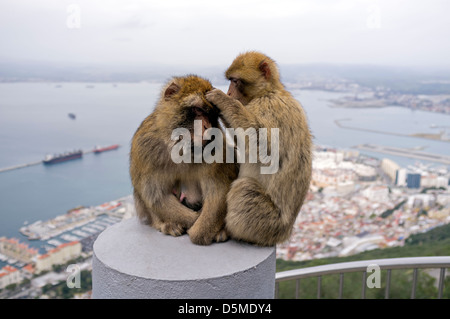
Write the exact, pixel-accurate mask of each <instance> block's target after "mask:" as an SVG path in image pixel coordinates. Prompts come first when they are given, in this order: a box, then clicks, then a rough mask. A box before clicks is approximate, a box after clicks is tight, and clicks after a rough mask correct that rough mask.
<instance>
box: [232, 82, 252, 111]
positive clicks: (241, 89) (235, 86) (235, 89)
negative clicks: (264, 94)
mask: <svg viewBox="0 0 450 319" xmlns="http://www.w3.org/2000/svg"><path fill="white" fill-rule="evenodd" d="M229 80H230V86H229V87H228V93H227V94H228V96H230V97H232V98H233V99H235V100H238V101H239V102H241V103H242V104H243V105H247V104H248V103H250V101H251V97H250V96H249V95H248V94H247V93H246V92H245V87H246V85H245V83H244V81H243V80H241V79H237V78H229Z"/></svg>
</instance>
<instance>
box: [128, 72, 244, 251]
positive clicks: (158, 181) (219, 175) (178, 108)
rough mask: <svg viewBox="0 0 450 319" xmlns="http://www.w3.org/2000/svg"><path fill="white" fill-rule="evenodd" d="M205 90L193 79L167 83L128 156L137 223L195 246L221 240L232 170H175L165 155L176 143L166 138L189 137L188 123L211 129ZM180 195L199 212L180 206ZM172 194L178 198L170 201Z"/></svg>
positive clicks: (213, 120) (214, 119) (194, 166)
mask: <svg viewBox="0 0 450 319" xmlns="http://www.w3.org/2000/svg"><path fill="white" fill-rule="evenodd" d="M211 89H212V86H211V84H210V82H209V81H207V80H205V79H202V78H200V77H197V76H194V75H189V76H186V77H175V78H173V79H171V80H170V81H169V82H168V83H167V84H166V85H165V86H164V88H163V90H162V94H161V97H160V99H159V101H158V103H157V105H156V107H155V110H154V111H153V113H152V114H150V115H149V116H148V117H147V118H146V119H145V120H144V121H143V122H142V124H141V125H140V126H139V128H138V129H137V131H136V133H135V134H134V137H133V140H132V145H131V152H130V175H131V181H132V184H133V187H134V200H135V206H136V211H137V215H138V217H139V218H140V219H141V220H142V221H143V222H146V223H148V224H150V225H151V226H153V227H154V228H156V229H158V230H160V231H161V232H163V233H165V234H170V235H172V236H179V235H182V234H183V233H185V232H186V231H187V232H188V234H189V237H190V239H191V241H192V242H193V243H195V244H200V245H208V244H210V243H211V242H212V241H213V240H215V241H223V240H226V239H227V235H226V232H225V231H224V223H225V222H224V218H225V214H226V194H227V192H228V191H229V187H230V184H231V182H232V181H233V180H234V179H235V178H236V177H237V173H238V167H237V165H235V164H225V163H223V164H222V163H212V164H207V163H205V162H202V163H193V162H192V163H183V162H182V163H179V164H176V163H174V162H173V161H172V158H171V149H172V147H173V145H175V143H177V141H173V140H171V135H172V131H173V130H174V129H177V128H187V129H188V130H189V131H191V132H192V130H193V127H194V123H193V121H194V119H202V121H203V123H206V124H205V125H207V126H208V127H217V125H218V114H217V113H218V112H217V111H215V109H214V108H213V107H212V106H211V104H210V103H209V102H208V101H207V100H206V99H205V93H206V92H207V91H209V90H211ZM199 113H200V114H201V115H198V114H199ZM191 134H192V133H191ZM181 189H183V191H184V192H185V194H186V195H187V199H188V200H189V201H190V202H191V204H194V206H195V204H196V203H198V202H201V203H202V208H201V210H200V211H199V212H196V211H194V210H191V209H190V208H188V207H186V206H185V205H183V204H182V203H180V200H179V193H180V192H181ZM177 192H178V196H177V195H174V193H177ZM187 206H189V205H187Z"/></svg>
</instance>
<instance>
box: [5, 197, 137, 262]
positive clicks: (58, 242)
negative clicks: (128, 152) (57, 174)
mask: <svg viewBox="0 0 450 319" xmlns="http://www.w3.org/2000/svg"><path fill="white" fill-rule="evenodd" d="M133 214H134V204H133V199H132V196H126V197H123V198H119V199H117V200H113V201H111V202H106V203H104V204H101V205H97V206H92V207H81V206H80V207H76V208H74V209H71V210H69V211H68V212H67V213H65V214H62V215H58V216H56V217H55V218H52V219H50V220H47V221H41V220H38V221H35V222H32V223H30V224H27V223H26V222H25V223H24V226H22V227H21V228H20V229H19V232H20V233H21V234H22V235H23V236H20V239H18V238H6V237H0V268H2V267H4V266H14V267H16V268H22V267H24V266H25V265H27V264H30V263H31V264H32V263H33V260H36V258H39V256H43V255H46V254H48V253H49V252H52V251H54V250H55V249H58V248H59V247H63V246H65V245H68V244H70V243H74V242H79V243H80V244H81V246H82V250H83V251H85V252H89V251H90V250H91V249H92V244H93V242H94V241H95V239H96V238H97V236H98V235H99V234H100V233H101V232H102V231H103V230H104V229H106V228H107V227H109V226H111V225H114V224H116V223H118V222H120V221H121V220H122V219H123V218H127V217H129V216H132V215H133ZM25 224H26V225H25Z"/></svg>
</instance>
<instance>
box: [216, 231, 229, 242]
mask: <svg viewBox="0 0 450 319" xmlns="http://www.w3.org/2000/svg"><path fill="white" fill-rule="evenodd" d="M227 240H228V233H227V232H226V230H225V229H222V230H221V231H219V232H218V233H217V234H216V236H215V237H214V241H216V242H218V243H220V242H223V241H227Z"/></svg>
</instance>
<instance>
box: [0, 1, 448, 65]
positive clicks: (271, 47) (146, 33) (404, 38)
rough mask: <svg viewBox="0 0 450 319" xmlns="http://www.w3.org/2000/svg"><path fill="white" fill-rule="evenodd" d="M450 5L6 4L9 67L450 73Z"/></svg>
mask: <svg viewBox="0 0 450 319" xmlns="http://www.w3.org/2000/svg"><path fill="white" fill-rule="evenodd" d="M449 14H450V1H448V0H430V1H423V0H386V1H384V0H379V1H375V0H342V1H338V0H336V1H331V0H316V1H298V0H297V1H295V0H276V1H256V0H255V1H246V0H226V1H212V0H209V1H208V0H189V1H187V0H177V1H167V0H164V1H151V0H149V1H143V0H142V1H139V0H122V1H119V0H103V1H100V0H1V2H0V45H1V50H0V61H3V62H5V61H27V62H28V61H46V62H47V61H55V62H81V63H107V64H108V63H114V64H116V65H121V66H126V65H132V64H135V65H139V64H151V63H158V64H175V65H183V64H195V65H227V64H229V63H230V61H231V60H232V59H233V58H234V57H235V56H236V54H238V53H239V52H243V51H245V50H249V49H255V50H259V51H262V52H265V53H267V54H268V55H270V56H271V57H272V58H274V59H275V60H276V61H277V62H279V63H311V62H325V63H370V64H385V65H401V66H414V65H415V66H445V67H450V18H449Z"/></svg>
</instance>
